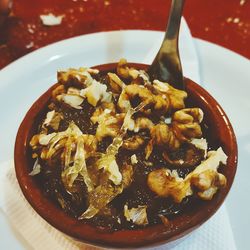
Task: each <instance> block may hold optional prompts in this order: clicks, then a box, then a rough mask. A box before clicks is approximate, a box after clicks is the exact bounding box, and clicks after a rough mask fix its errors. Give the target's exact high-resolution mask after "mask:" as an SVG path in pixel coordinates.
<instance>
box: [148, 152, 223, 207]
mask: <svg viewBox="0 0 250 250" xmlns="http://www.w3.org/2000/svg"><path fill="white" fill-rule="evenodd" d="M226 160H227V156H226V155H225V153H224V152H223V150H222V149H221V148H219V149H218V150H217V151H210V152H208V158H207V159H206V160H204V161H203V162H202V163H201V164H200V165H199V166H197V167H196V168H195V169H194V170H193V171H192V172H191V173H190V174H188V175H187V176H186V177H185V178H184V179H182V178H180V177H179V176H178V174H177V172H175V171H172V172H171V171H170V170H168V169H158V170H154V171H152V172H151V173H150V174H149V175H148V181H147V183H148V186H149V188H150V189H151V190H152V191H153V192H155V193H156V194H157V195H159V196H162V197H168V196H170V197H172V198H173V199H174V201H175V202H177V203H180V202H181V201H182V200H183V199H184V198H185V197H186V196H189V195H192V194H193V192H194V190H195V189H197V190H198V191H197V194H198V196H199V197H200V198H201V199H203V200H211V199H212V198H213V196H214V194H215V193H216V192H217V190H218V189H219V188H221V187H224V186H225V185H226V177H225V176H224V175H223V174H221V173H218V171H217V170H218V167H219V165H220V163H223V164H226Z"/></svg>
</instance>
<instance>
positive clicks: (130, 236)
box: [14, 63, 238, 248]
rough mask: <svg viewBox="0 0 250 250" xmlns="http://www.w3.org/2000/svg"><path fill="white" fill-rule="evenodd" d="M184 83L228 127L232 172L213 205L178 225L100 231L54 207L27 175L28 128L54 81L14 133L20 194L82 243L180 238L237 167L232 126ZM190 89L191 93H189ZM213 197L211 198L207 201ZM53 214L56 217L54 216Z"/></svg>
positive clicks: (203, 216) (119, 244) (136, 243)
mask: <svg viewBox="0 0 250 250" xmlns="http://www.w3.org/2000/svg"><path fill="white" fill-rule="evenodd" d="M129 65H131V66H133V67H135V68H140V69H146V68H147V67H148V65H145V64H140V63H129ZM116 66H117V63H108V64H103V65H97V66H93V68H98V69H99V70H101V71H105V70H112V69H114V68H115V67H116ZM185 82H186V86H187V89H186V90H187V92H188V93H189V94H191V93H193V94H195V93H196V92H197V93H198V94H197V93H196V95H197V96H199V98H200V99H202V100H203V102H204V103H203V104H204V105H205V104H206V105H207V106H208V107H209V112H211V114H214V115H216V119H217V120H218V119H219V121H220V122H222V123H223V127H224V126H225V127H227V129H224V131H221V130H220V132H222V133H223V135H222V136H224V137H225V138H226V139H227V140H228V141H229V143H228V147H229V148H230V153H231V154H230V155H229V157H228V163H227V166H229V167H230V168H231V170H232V172H231V175H230V179H229V180H228V183H227V187H226V188H225V189H223V190H220V193H222V194H221V195H220V196H219V198H218V200H217V199H216V200H215V201H214V202H213V203H214V205H213V206H212V207H211V206H210V207H209V209H208V210H206V211H205V213H204V212H203V213H200V212H199V213H198V214H197V215H195V216H190V218H189V217H188V216H187V218H186V219H185V221H184V220H183V221H181V219H180V220H179V221H178V223H180V224H179V225H180V226H179V227H178V228H174V227H172V228H171V227H170V228H167V227H166V226H164V225H152V226H150V227H146V228H142V229H136V230H120V231H115V232H100V230H98V229H97V228H96V227H94V226H91V225H89V224H87V223H84V222H83V221H78V220H77V219H74V218H72V217H70V216H69V215H67V214H66V213H65V212H63V211H62V210H61V209H60V208H59V207H56V205H55V204H54V203H53V202H52V201H50V200H48V198H46V197H45V196H44V195H43V194H42V191H41V190H40V189H39V187H38V186H37V185H36V182H35V180H34V178H32V176H29V175H28V174H29V171H28V160H27V149H28V147H29V146H28V145H29V141H28V137H29V131H30V129H31V127H32V125H33V124H34V121H35V119H36V116H37V114H38V113H39V112H40V111H41V110H42V108H43V107H44V106H45V105H46V103H47V102H48V99H49V97H50V94H51V92H52V90H53V89H54V88H55V87H56V86H58V85H57V84H54V85H53V86H52V87H50V88H49V89H48V90H47V91H46V92H45V93H43V94H42V95H41V96H40V97H39V98H38V99H37V100H36V101H35V102H34V103H33V105H32V106H31V107H30V109H29V111H28V112H27V113H26V115H25V117H24V118H23V121H22V123H21V125H20V127H19V129H18V132H17V136H16V142H15V149H14V162H15V171H16V177H17V180H18V183H19V185H20V187H21V190H22V192H23V194H24V196H25V198H26V199H27V200H28V202H29V203H30V205H31V206H32V207H33V208H34V209H35V211H36V212H37V213H38V214H39V215H40V216H41V217H43V218H44V219H45V220H46V221H47V222H48V223H49V224H51V225H52V226H54V227H55V228H57V229H58V230H60V231H61V232H63V233H65V234H67V235H69V236H71V237H73V238H75V239H77V240H80V241H82V242H84V243H87V244H91V245H96V246H101V247H115V248H127V247H144V246H152V245H159V244H164V243H167V242H172V241H175V240H177V239H179V238H182V237H183V236H185V235H187V234H188V233H190V232H191V231H193V230H194V229H195V228H197V227H199V226H200V225H201V224H203V223H204V222H206V221H207V220H208V219H209V218H210V217H211V216H212V215H213V214H214V213H215V212H216V211H217V210H218V208H219V207H220V206H221V205H222V203H223V201H224V199H225V198H226V196H227V194H228V192H229V190H230V188H231V186H232V183H233V180H234V176H235V173H236V169H237V160H238V150H237V142H236V137H235V134H234V131H233V128H232V125H231V123H230V121H229V119H228V117H227V115H226V113H225V112H224V110H223V109H222V107H221V106H220V105H219V104H218V102H217V101H216V100H215V99H214V98H213V97H212V96H211V95H210V94H209V93H208V92H207V91H206V90H205V89H204V88H202V87H201V86H200V85H198V84H196V83H194V82H193V81H192V80H190V79H188V78H185ZM191 90H193V91H194V92H190V91H191ZM197 98H198V97H197ZM208 103H213V104H214V105H213V107H212V106H211V105H208ZM218 126H219V125H218ZM218 129H219V128H218ZM220 129H221V128H220ZM226 146H227V145H226ZM30 190H32V192H30ZM213 200H214V198H213V199H212V200H211V201H210V202H212V201H213ZM204 207H206V205H204ZM55 214H56V215H57V216H55ZM62 221H64V223H62Z"/></svg>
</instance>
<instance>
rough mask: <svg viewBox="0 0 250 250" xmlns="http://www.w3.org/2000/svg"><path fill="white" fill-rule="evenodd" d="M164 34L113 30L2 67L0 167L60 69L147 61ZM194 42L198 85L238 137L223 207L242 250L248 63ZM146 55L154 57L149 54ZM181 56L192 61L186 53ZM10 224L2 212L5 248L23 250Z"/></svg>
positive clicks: (249, 133)
mask: <svg viewBox="0 0 250 250" xmlns="http://www.w3.org/2000/svg"><path fill="white" fill-rule="evenodd" d="M162 36H163V33H161V32H154V31H116V32H105V33H99V34H92V35H87V36H81V37H77V38H73V39H70V40H65V41H62V42H60V43H57V44H54V45H51V46H48V47H46V48H43V49H41V50H38V51H36V52H34V53H32V54H30V55H27V56H25V57H23V58H22V59H20V60H18V61H16V62H14V63H13V64H11V65H9V66H8V67H7V68H5V69H3V70H2V71H1V72H0V106H1V111H0V116H1V123H0V138H1V142H2V143H1V145H0V147H1V148H0V152H1V155H0V163H1V162H2V161H4V160H8V159H10V158H13V147H14V140H15V135H16V131H17V129H18V125H19V124H20V122H21V120H22V118H23V116H24V115H25V113H26V111H27V110H28V109H29V107H30V105H31V104H32V103H33V102H34V101H35V100H36V99H37V97H38V96H40V95H41V93H43V92H44V91H45V90H46V89H47V88H48V87H49V86H50V85H51V83H53V82H54V81H55V72H56V71H57V70H58V69H62V68H68V67H79V66H82V65H84V66H93V65H97V64H102V63H106V62H112V61H117V60H118V59H119V58H120V57H125V58H127V59H128V60H129V61H133V62H145V63H150V60H151V59H152V56H153V55H154V52H155V48H158V46H159V43H160V41H161V39H162ZM195 44H196V47H197V50H198V57H199V60H200V73H201V74H200V75H201V77H202V79H201V83H202V85H203V86H205V87H206V89H207V90H208V91H209V92H210V93H212V94H213V95H214V96H215V98H216V99H217V100H218V101H219V102H220V103H221V105H222V107H223V108H224V109H225V111H226V112H227V113H228V115H229V117H230V118H231V121H232V124H233V126H234V128H235V131H236V134H237V139H238V143H239V168H238V172H237V176H236V180H235V184H234V186H233V189H232V192H230V195H229V197H228V199H227V201H226V205H227V209H228V211H229V216H230V222H231V225H232V229H233V233H234V237H235V242H236V245H237V247H238V249H245V247H246V246H247V245H246V244H247V241H248V240H247V237H248V234H247V232H248V230H249V228H248V226H249V225H250V216H249V213H248V205H250V200H249V198H247V194H249V193H250V184H249V182H248V177H249V176H250V170H249V168H248V166H247V163H248V154H249V153H250V128H249V123H250V117H249V114H248V113H249V110H250V99H249V93H250V74H249V72H250V62H249V60H247V59H245V58H243V57H241V56H239V55H237V54H235V53H233V52H231V51H229V50H226V49H224V48H222V47H219V46H216V45H214V44H211V43H208V42H205V41H202V40H199V39H195ZM182 46H185V45H182ZM152 48H153V50H152ZM156 50H157V49H156ZM149 51H152V55H149V54H148V52H149ZM183 51H185V49H184V50H183ZM145 55H147V57H145ZM182 56H183V57H184V58H185V57H189V59H190V55H188V54H185V53H184V55H182ZM193 59H195V58H193ZM193 63H194V64H195V60H192V58H191V61H190V64H191V65H190V66H191V67H196V68H197V65H192V64H193ZM184 71H186V75H187V74H188V73H190V72H188V67H187V68H185V69H184ZM190 77H191V78H194V77H197V76H195V75H194V77H192V75H190ZM3 142H4V143H3ZM8 225H9V224H8V221H7V220H6V218H4V216H3V215H2V214H1V213H0V231H1V232H2V231H4V238H5V239H6V240H5V241H3V242H5V243H6V244H7V245H6V247H7V246H9V247H11V249H17V248H18V249H22V246H23V242H21V239H20V237H19V236H18V235H17V234H16V233H15V232H14V231H13V229H12V228H10V227H8ZM5 236H6V237H5ZM7 239H8V240H7ZM5 243H1V244H5ZM2 247H4V246H3V245H1V248H2ZM9 247H8V248H9ZM25 247H27V246H25ZM6 249H7V248H6Z"/></svg>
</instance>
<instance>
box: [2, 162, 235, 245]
mask: <svg viewBox="0 0 250 250" xmlns="http://www.w3.org/2000/svg"><path fill="white" fill-rule="evenodd" d="M0 190H1V193H0V194H1V195H0V208H1V209H2V210H3V212H4V213H5V214H6V215H7V217H8V218H9V220H10V222H11V223H12V226H13V227H14V228H15V230H17V231H18V232H19V233H20V234H21V235H22V236H23V238H24V239H25V240H26V241H27V242H28V244H29V245H30V246H31V247H32V248H34V249H37V250H40V249H41V250H44V249H46V250H55V249H56V250H61V249H72V250H79V249H84V250H92V249H93V250H94V249H98V248H96V247H92V246H88V245H85V244H83V243H80V242H78V241H75V240H73V239H71V238H70V237H68V236H66V235H65V234H63V233H61V232H59V231H58V230H56V229H55V228H53V227H52V226H50V225H49V224H48V223H47V222H46V221H45V220H44V219H42V218H41V217H40V216H39V215H38V214H37V213H36V212H35V211H34V210H33V208H32V207H31V206H30V204H29V203H28V202H27V201H26V199H25V197H24V196H23V194H22V191H21V189H20V187H19V184H18V182H17V179H16V175H15V170H14V163H13V161H9V162H5V163H2V164H0ZM153 249H157V250H161V249H169V247H167V246H166V245H162V246H160V247H157V248H153ZM171 249H173V250H189V249H190V250H200V249H203V250H228V249H230V250H234V249H236V247H235V243H234V238H233V233H232V230H231V226H230V221H229V218H228V214H227V210H226V207H225V206H222V207H221V208H220V209H219V211H218V212H217V213H216V214H215V215H214V216H213V217H212V218H211V219H210V220H209V221H208V222H207V223H205V224H204V225H203V226H201V227H200V228H199V229H197V230H196V231H195V232H194V233H192V234H191V235H190V236H188V237H187V238H186V239H184V240H183V241H182V242H181V243H180V244H178V245H177V246H174V247H172V248H171Z"/></svg>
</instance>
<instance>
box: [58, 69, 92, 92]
mask: <svg viewBox="0 0 250 250" xmlns="http://www.w3.org/2000/svg"><path fill="white" fill-rule="evenodd" d="M57 80H58V83H60V84H68V83H69V82H73V83H75V84H77V85H78V86H79V87H84V88H85V87H87V86H89V85H91V84H92V82H93V80H94V79H93V78H92V76H91V74H90V72H89V69H88V68H79V69H68V70H67V71H58V72H57Z"/></svg>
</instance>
